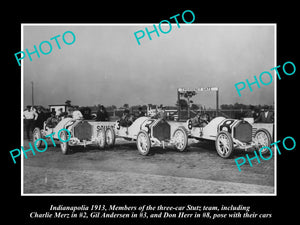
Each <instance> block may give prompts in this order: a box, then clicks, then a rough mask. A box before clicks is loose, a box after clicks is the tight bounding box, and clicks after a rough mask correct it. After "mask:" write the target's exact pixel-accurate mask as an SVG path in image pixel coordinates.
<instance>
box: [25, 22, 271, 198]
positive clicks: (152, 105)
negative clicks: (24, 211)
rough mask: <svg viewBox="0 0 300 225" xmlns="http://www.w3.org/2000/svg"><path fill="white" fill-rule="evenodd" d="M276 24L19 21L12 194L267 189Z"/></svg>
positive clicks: (266, 192)
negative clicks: (18, 182)
mask: <svg viewBox="0 0 300 225" xmlns="http://www.w3.org/2000/svg"><path fill="white" fill-rule="evenodd" d="M168 30H170V32H169V33H164V32H166V31H168ZM143 33H144V37H143V38H138V37H142V35H143ZM275 34H276V24H184V23H182V24H180V26H178V25H177V24H176V23H172V24H168V23H164V24H160V26H158V25H153V24H70V25H68V24H60V25H57V24H23V25H22V36H23V40H22V41H23V42H22V44H23V48H22V49H23V52H24V54H23V53H20V56H19V58H21V57H24V58H23V59H19V61H20V63H21V64H22V75H23V95H22V110H23V111H22V114H23V129H22V130H23V138H24V139H23V145H22V146H24V149H30V144H31V146H32V148H33V149H34V150H33V151H34V152H35V154H34V155H33V154H32V152H33V151H30V150H29V151H27V152H26V156H27V158H26V157H23V158H22V165H23V166H22V192H23V194H24V195H35V194H37V195H51V194H62V195H72V194H75V195H76V194H96V195H105V194H113V195H126V194H129V195H136V194H145V195H151V194H158V195H274V194H276V186H275V183H276V176H275V174H276V166H275V165H276V161H275V160H274V158H275V157H276V151H274V149H273V152H270V151H269V149H270V148H269V147H270V145H271V143H272V142H273V141H274V140H275V139H274V135H276V124H275V121H276V120H275V117H276V104H275V96H276V92H275V84H276V79H274V80H275V81H273V82H272V77H276V74H275V71H274V70H273V71H271V70H270V69H271V68H274V67H276V57H275V54H276V36H275ZM137 40H138V41H139V42H137ZM264 71H269V74H271V77H270V76H268V74H267V75H265V76H260V74H261V73H262V72H264ZM255 81H256V82H255ZM236 84H238V85H236ZM42 139H43V140H42ZM61 140H63V141H61ZM264 146H266V147H268V148H265V149H263V150H262V151H261V152H260V153H259V152H258V150H259V149H260V148H262V147H264ZM246 154H247V157H246ZM259 154H260V155H259Z"/></svg>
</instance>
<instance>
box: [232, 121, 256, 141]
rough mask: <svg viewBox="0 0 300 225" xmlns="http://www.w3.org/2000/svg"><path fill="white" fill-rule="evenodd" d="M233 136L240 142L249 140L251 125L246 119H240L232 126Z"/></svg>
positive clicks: (250, 138)
mask: <svg viewBox="0 0 300 225" xmlns="http://www.w3.org/2000/svg"><path fill="white" fill-rule="evenodd" d="M234 138H236V139H238V140H239V141H241V142H251V141H252V126H251V125H250V124H249V123H248V122H246V121H241V122H240V123H238V124H237V125H236V126H235V127H234Z"/></svg>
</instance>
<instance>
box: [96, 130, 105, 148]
mask: <svg viewBox="0 0 300 225" xmlns="http://www.w3.org/2000/svg"><path fill="white" fill-rule="evenodd" d="M105 141H106V138H105V130H104V128H100V130H99V131H98V134H97V139H96V143H97V146H98V148H99V149H104V147H105Z"/></svg>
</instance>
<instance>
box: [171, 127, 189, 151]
mask: <svg viewBox="0 0 300 225" xmlns="http://www.w3.org/2000/svg"><path fill="white" fill-rule="evenodd" d="M172 138H173V141H175V143H174V147H175V149H176V150H178V151H180V152H183V151H185V150H186V149H187V147H188V133H187V131H186V129H185V128H184V127H182V126H180V127H178V128H177V129H176V130H175V131H174V133H173V137H172Z"/></svg>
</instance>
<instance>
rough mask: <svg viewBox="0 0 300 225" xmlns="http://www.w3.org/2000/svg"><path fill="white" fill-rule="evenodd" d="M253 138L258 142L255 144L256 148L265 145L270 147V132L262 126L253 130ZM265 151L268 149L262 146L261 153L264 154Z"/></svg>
mask: <svg viewBox="0 0 300 225" xmlns="http://www.w3.org/2000/svg"><path fill="white" fill-rule="evenodd" d="M254 139H255V140H256V141H257V143H258V146H257V147H258V149H261V148H262V147H265V146H267V147H270V145H271V141H272V137H271V134H270V133H269V131H267V130H266V129H264V128H261V129H258V130H257V131H256V132H255V135H254ZM267 152H269V150H268V149H267V148H264V149H263V150H262V151H261V154H266V153H267Z"/></svg>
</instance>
